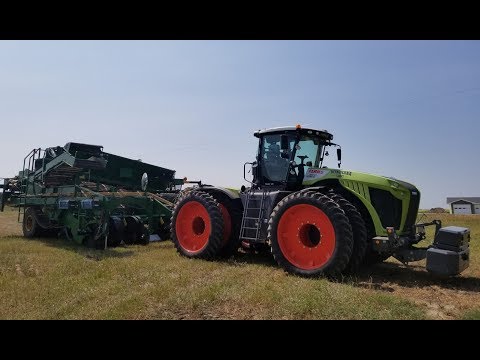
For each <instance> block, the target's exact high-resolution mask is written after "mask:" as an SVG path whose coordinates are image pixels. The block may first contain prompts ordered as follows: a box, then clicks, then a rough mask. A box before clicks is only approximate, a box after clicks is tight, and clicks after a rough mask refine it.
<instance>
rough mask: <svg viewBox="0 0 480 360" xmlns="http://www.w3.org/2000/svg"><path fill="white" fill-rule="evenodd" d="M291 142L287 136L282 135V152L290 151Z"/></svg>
mask: <svg viewBox="0 0 480 360" xmlns="http://www.w3.org/2000/svg"><path fill="white" fill-rule="evenodd" d="M288 143H289V141H288V136H287V135H285V134H284V135H280V149H281V150H288V149H289V144H288Z"/></svg>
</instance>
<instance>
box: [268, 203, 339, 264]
mask: <svg viewBox="0 0 480 360" xmlns="http://www.w3.org/2000/svg"><path fill="white" fill-rule="evenodd" d="M277 240H278V245H279V246H280V250H281V251H282V254H283V256H284V257H285V258H286V259H287V260H288V261H289V262H290V263H291V264H292V265H294V266H296V267H298V268H300V269H302V270H315V269H319V268H321V267H322V266H324V265H325V264H326V263H327V262H328V261H329V260H330V259H331V257H332V255H333V253H334V251H335V243H336V238H335V229H334V228H333V224H332V222H331V221H330V219H329V218H328V216H327V215H326V214H325V213H324V212H323V211H322V210H320V209H319V208H317V207H316V206H313V205H308V204H300V205H294V206H292V207H290V208H288V209H287V210H285V212H284V213H283V215H282V217H281V218H280V221H279V222H278V227H277Z"/></svg>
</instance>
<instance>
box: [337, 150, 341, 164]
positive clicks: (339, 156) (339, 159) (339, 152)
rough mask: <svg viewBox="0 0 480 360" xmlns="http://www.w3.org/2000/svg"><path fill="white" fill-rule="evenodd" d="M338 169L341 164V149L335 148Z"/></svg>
mask: <svg viewBox="0 0 480 360" xmlns="http://www.w3.org/2000/svg"><path fill="white" fill-rule="evenodd" d="M337 159H338V167H340V164H341V163H342V148H337Z"/></svg>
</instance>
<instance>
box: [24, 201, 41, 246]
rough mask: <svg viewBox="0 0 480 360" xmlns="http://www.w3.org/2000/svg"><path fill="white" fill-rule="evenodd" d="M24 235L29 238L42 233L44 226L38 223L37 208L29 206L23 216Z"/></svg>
mask: <svg viewBox="0 0 480 360" xmlns="http://www.w3.org/2000/svg"><path fill="white" fill-rule="evenodd" d="M22 229H23V236H25V237H26V238H28V239H31V238H34V237H38V236H40V235H41V230H42V228H41V227H40V225H39V224H38V221H37V216H36V210H35V208H32V207H29V208H27V209H26V210H25V214H24V216H23V226H22Z"/></svg>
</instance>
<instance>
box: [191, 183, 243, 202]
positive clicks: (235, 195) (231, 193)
mask: <svg viewBox="0 0 480 360" xmlns="http://www.w3.org/2000/svg"><path fill="white" fill-rule="evenodd" d="M198 190H201V191H205V192H207V193H216V192H220V193H222V194H225V195H227V196H228V197H229V198H230V199H232V200H236V199H240V195H239V193H240V190H235V189H228V188H224V187H219V186H201V187H199V188H198Z"/></svg>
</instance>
